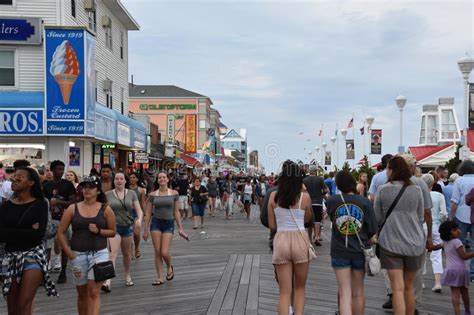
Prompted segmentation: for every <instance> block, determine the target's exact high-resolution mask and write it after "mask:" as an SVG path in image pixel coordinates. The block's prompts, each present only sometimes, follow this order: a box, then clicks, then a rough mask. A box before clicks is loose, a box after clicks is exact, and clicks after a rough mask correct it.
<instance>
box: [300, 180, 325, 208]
mask: <svg viewBox="0 0 474 315" xmlns="http://www.w3.org/2000/svg"><path fill="white" fill-rule="evenodd" d="M303 184H304V185H305V186H306V189H307V190H308V193H309V195H310V196H311V203H312V204H318V205H322V203H323V192H322V191H323V189H325V188H326V185H325V184H324V180H323V178H322V177H320V176H308V177H306V178H305V179H303Z"/></svg>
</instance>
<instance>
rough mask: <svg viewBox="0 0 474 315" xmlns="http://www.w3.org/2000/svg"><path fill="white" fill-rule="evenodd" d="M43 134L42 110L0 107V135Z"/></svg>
mask: <svg viewBox="0 0 474 315" xmlns="http://www.w3.org/2000/svg"><path fill="white" fill-rule="evenodd" d="M41 134H43V111H42V110H36V109H35V110H33V109H20V110H19V109H12V110H7V109H0V135H41Z"/></svg>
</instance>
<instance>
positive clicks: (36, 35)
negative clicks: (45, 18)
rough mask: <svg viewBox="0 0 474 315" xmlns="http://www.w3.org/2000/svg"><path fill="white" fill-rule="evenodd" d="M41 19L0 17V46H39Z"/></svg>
mask: <svg viewBox="0 0 474 315" xmlns="http://www.w3.org/2000/svg"><path fill="white" fill-rule="evenodd" d="M41 24H42V22H41V19H40V18H31V17H6V16H0V44H16V45H22V44H23V45H40V44H41V33H42V29H41Z"/></svg>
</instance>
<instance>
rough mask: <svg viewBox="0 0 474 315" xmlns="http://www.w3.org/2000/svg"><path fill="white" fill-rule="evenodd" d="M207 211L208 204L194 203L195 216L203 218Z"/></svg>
mask: <svg viewBox="0 0 474 315" xmlns="http://www.w3.org/2000/svg"><path fill="white" fill-rule="evenodd" d="M205 210H206V203H193V214H194V215H195V216H199V217H203V216H204V211H205Z"/></svg>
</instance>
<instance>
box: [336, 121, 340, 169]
mask: <svg viewBox="0 0 474 315" xmlns="http://www.w3.org/2000/svg"><path fill="white" fill-rule="evenodd" d="M338 129H339V124H338V123H336V168H337V169H339V132H338Z"/></svg>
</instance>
